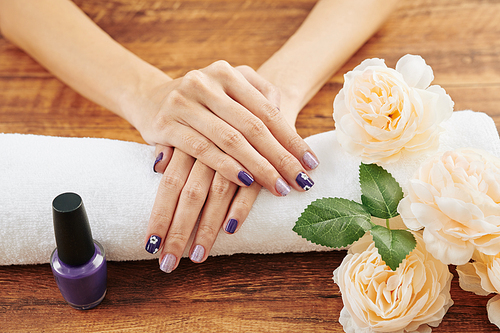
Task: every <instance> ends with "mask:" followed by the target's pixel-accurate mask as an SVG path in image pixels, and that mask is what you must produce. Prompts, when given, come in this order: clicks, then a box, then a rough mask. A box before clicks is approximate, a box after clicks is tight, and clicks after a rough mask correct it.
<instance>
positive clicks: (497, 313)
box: [486, 295, 500, 328]
mask: <svg viewBox="0 0 500 333" xmlns="http://www.w3.org/2000/svg"><path fill="white" fill-rule="evenodd" d="M486 310H487V311H488V319H489V320H490V322H491V323H492V324H494V325H496V326H497V327H498V328H500V295H496V296H495V297H493V298H491V299H490V300H489V301H488V304H486Z"/></svg>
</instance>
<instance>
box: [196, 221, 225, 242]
mask: <svg viewBox="0 0 500 333" xmlns="http://www.w3.org/2000/svg"><path fill="white" fill-rule="evenodd" d="M219 230H220V224H213V223H200V225H199V226H198V231H197V235H196V236H197V237H200V238H204V239H215V238H216V237H217V234H218V233H219Z"/></svg>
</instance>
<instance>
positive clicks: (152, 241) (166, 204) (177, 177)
mask: <svg viewBox="0 0 500 333" xmlns="http://www.w3.org/2000/svg"><path fill="white" fill-rule="evenodd" d="M193 163H194V159H193V158H192V157H191V156H189V155H186V154H184V153H183V152H182V151H180V150H177V149H176V150H174V153H173V155H172V159H171V161H170V163H169V165H168V166H167V168H166V170H165V173H164V174H163V176H162V178H161V180H160V184H159V185H158V192H157V194H156V199H155V202H154V204H153V209H152V211H151V217H150V219H149V224H148V228H147V231H146V236H147V237H146V241H145V243H146V245H145V248H146V251H148V252H149V253H152V254H155V253H157V252H158V251H159V250H160V248H161V246H162V245H163V243H162V240H164V239H165V236H166V235H167V231H168V228H169V227H170V223H171V222H172V219H173V216H174V212H175V208H176V206H177V201H178V198H179V196H180V193H181V190H182V188H183V186H184V184H185V183H186V180H187V179H188V176H189V171H190V170H191V167H192V166H193Z"/></svg>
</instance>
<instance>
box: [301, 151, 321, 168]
mask: <svg viewBox="0 0 500 333" xmlns="http://www.w3.org/2000/svg"><path fill="white" fill-rule="evenodd" d="M302 161H303V162H304V164H305V165H306V166H307V167H308V168H309V169H311V170H312V169H315V168H316V167H317V166H318V165H319V162H318V160H317V159H316V157H314V155H313V154H311V153H310V152H306V153H305V154H304V156H302Z"/></svg>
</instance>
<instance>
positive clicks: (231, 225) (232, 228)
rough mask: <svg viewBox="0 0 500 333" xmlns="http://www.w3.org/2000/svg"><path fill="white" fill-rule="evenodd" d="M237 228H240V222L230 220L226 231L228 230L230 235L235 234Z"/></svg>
mask: <svg viewBox="0 0 500 333" xmlns="http://www.w3.org/2000/svg"><path fill="white" fill-rule="evenodd" d="M237 227H238V220H235V219H229V221H228V222H227V225H226V229H225V230H226V232H228V233H230V234H234V232H235V231H236V228H237Z"/></svg>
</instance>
